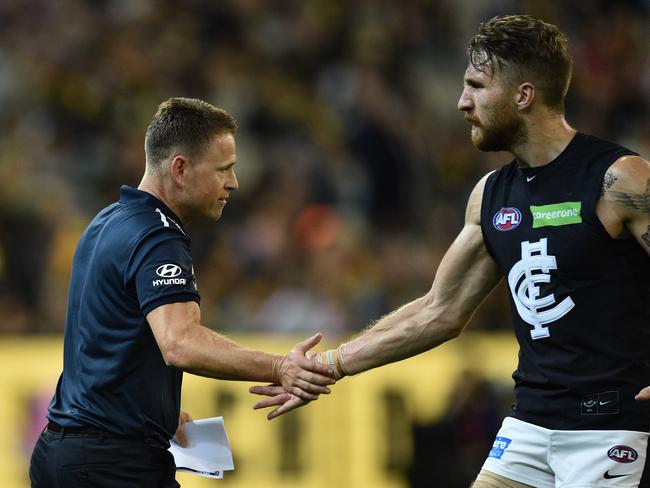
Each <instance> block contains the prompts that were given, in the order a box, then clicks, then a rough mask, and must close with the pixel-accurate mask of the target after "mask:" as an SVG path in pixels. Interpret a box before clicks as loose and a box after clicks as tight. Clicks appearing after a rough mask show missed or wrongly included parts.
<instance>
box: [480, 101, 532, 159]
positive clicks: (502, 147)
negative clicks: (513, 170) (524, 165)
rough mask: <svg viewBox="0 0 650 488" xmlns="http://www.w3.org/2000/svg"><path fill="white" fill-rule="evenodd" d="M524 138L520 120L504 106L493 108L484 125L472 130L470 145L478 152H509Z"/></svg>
mask: <svg viewBox="0 0 650 488" xmlns="http://www.w3.org/2000/svg"><path fill="white" fill-rule="evenodd" d="M525 136H526V133H525V126H524V123H523V121H522V119H521V118H520V117H519V115H518V114H517V113H513V111H512V110H510V108H509V107H507V106H505V105H502V106H497V107H495V108H494V110H493V111H492V113H491V114H490V116H488V117H487V118H486V120H485V122H484V123H481V124H475V126H474V127H473V128H472V144H474V146H475V147H476V148H477V149H478V150H479V151H511V150H512V148H513V147H515V146H516V145H517V144H519V143H520V142H521V141H522V140H524V139H525Z"/></svg>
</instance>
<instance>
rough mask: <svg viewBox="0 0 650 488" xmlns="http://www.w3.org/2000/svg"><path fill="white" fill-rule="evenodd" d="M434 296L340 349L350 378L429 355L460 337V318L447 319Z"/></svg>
mask: <svg viewBox="0 0 650 488" xmlns="http://www.w3.org/2000/svg"><path fill="white" fill-rule="evenodd" d="M432 300H433V299H432V298H431V295H430V294H429V295H425V296H423V297H421V298H418V299H417V300H414V301H413V302H410V303H408V304H406V305H404V306H403V307H401V308H399V309H398V310H396V311H394V312H392V313H391V314H389V315H387V316H385V317H383V318H382V319H380V320H378V321H377V322H376V323H375V324H374V325H373V326H372V327H371V328H370V329H368V330H366V331H365V333H364V334H362V335H360V336H359V337H357V338H356V339H354V340H352V341H350V342H347V343H345V344H342V345H341V347H340V348H339V354H340V361H341V364H342V366H343V368H344V370H345V373H346V374H356V373H360V372H363V371H367V370H369V369H372V368H376V367H378V366H382V365H384V364H388V363H392V362H395V361H400V360H402V359H406V358H409V357H411V356H415V355H417V354H420V353H422V352H424V351H428V350H429V349H432V348H434V347H436V346H439V345H440V344H442V343H444V342H446V341H448V340H450V339H453V338H454V337H457V336H458V334H459V333H460V331H461V330H462V328H463V326H464V321H463V320H462V318H461V317H459V316H452V315H445V314H444V313H443V311H442V310H441V309H439V308H437V307H436V306H435V304H434V303H432Z"/></svg>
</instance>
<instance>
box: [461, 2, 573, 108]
mask: <svg viewBox="0 0 650 488" xmlns="http://www.w3.org/2000/svg"><path fill="white" fill-rule="evenodd" d="M467 57H468V59H469V62H470V64H471V65H472V66H473V67H474V69H476V70H478V71H482V72H484V71H485V70H486V69H492V70H493V72H494V69H495V68H496V69H499V70H501V72H502V73H504V74H505V75H506V77H507V78H509V79H510V80H511V81H512V82H513V83H517V84H519V83H522V82H524V81H530V82H532V83H534V85H535V88H536V89H537V93H538V94H539V95H540V96H541V99H542V101H543V102H544V103H545V104H546V105H547V106H548V107H549V108H551V109H554V110H557V111H559V112H560V113H563V112H564V98H565V96H566V93H567V90H568V89H569V82H570V81H571V73H572V71H573V60H572V59H571V54H570V53H569V45H568V41H567V38H566V36H565V35H564V34H563V33H562V32H561V31H560V29H558V28H557V27H556V26H555V25H553V24H549V23H547V22H544V21H542V20H540V19H536V18H534V17H532V16H530V15H504V16H498V17H494V18H493V19H491V20H490V21H488V22H485V23H482V24H481V25H480V27H479V30H478V33H477V34H476V35H475V36H474V38H472V40H471V41H470V43H469V47H468V49H467Z"/></svg>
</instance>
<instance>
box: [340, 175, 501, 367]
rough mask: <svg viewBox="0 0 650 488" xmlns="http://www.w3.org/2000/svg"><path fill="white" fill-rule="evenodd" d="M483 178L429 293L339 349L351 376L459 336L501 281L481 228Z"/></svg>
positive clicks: (344, 365)
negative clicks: (463, 223) (486, 246)
mask: <svg viewBox="0 0 650 488" xmlns="http://www.w3.org/2000/svg"><path fill="white" fill-rule="evenodd" d="M486 179H487V176H486V177H484V178H483V179H481V181H480V182H479V183H478V184H477V185H476V187H475V188H474V190H473V191H472V194H471V195H470V198H469V201H468V204H467V210H466V214H465V225H464V227H463V229H462V230H461V232H460V234H459V235H458V236H457V237H456V239H455V241H454V242H453V243H452V244H451V246H450V247H449V249H448V250H447V252H446V253H445V256H444V257H443V259H442V261H441V262H440V266H439V267H438V271H437V272H436V276H435V279H434V281H433V285H432V287H431V289H430V290H429V292H428V293H427V294H426V295H424V296H423V297H421V298H418V299H416V300H414V301H413V302H411V303H408V304H407V305H405V306H403V307H401V308H400V309H398V310H396V311H395V312H393V313H391V314H389V315H387V316H386V317H384V318H382V319H380V320H379V321H377V322H376V323H375V324H374V325H373V326H372V327H371V328H370V329H368V330H367V331H366V332H365V333H363V334H362V335H360V336H359V337H357V338H356V339H354V340H352V341H350V342H348V343H345V344H343V345H342V346H341V347H340V348H339V354H340V362H341V365H342V366H343V368H344V370H345V372H346V373H347V374H356V373H360V372H362V371H367V370H369V369H372V368H376V367H378V366H382V365H384V364H388V363H392V362H395V361H399V360H401V359H405V358H408V357H411V356H415V355H416V354H419V353H422V352H424V351H428V350H429V349H432V348H434V347H436V346H439V345H440V344H442V343H444V342H447V341H448V340H450V339H453V338H455V337H457V336H458V335H459V334H460V333H461V332H462V330H463V328H464V327H465V325H466V324H467V323H468V322H469V320H470V318H471V317H472V315H473V314H474V312H475V311H476V309H477V308H478V306H479V305H480V304H481V302H482V301H483V300H484V299H485V298H486V297H487V295H488V294H489V293H490V292H491V291H492V289H493V288H494V287H495V286H496V285H497V283H498V282H499V280H500V279H501V273H500V271H499V269H498V267H497V265H496V263H495V262H494V260H493V259H492V257H491V256H490V255H489V254H488V252H487V249H486V248H485V244H484V241H483V234H482V232H481V225H480V215H481V212H480V210H481V200H482V196H483V187H484V185H485V180H486Z"/></svg>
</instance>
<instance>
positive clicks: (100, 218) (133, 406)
mask: <svg viewBox="0 0 650 488" xmlns="http://www.w3.org/2000/svg"><path fill="white" fill-rule="evenodd" d="M199 300H200V296H199V293H198V290H197V287H196V280H195V278H194V270H193V267H192V254H191V252H190V239H189V237H188V236H187V234H186V233H185V230H184V229H183V227H182V225H181V222H180V220H179V219H178V217H177V216H176V215H174V213H173V212H172V211H171V210H170V209H169V208H167V206H165V204H163V203H162V202H161V201H160V200H158V199H157V198H155V197H154V196H152V195H151V194H149V193H146V192H143V191H140V190H136V189H134V188H129V187H126V186H123V187H122V188H121V190H120V201H119V202H117V203H114V204H112V205H110V206H108V207H106V208H105V209H104V210H102V211H101V212H100V213H99V214H97V216H96V217H95V218H94V219H93V221H92V222H91V223H90V225H89V226H88V228H87V229H86V230H85V232H84V233H83V235H82V236H81V239H80V240H79V243H78V245H77V249H76V251H75V254H74V259H73V264H72V275H71V278H70V289H69V292H68V312H67V319H66V327H65V340H64V353H63V354H64V359H63V373H62V374H61V377H60V378H59V382H58V385H57V387H56V393H55V394H54V397H53V399H52V401H51V403H50V407H49V411H48V418H49V419H50V420H52V421H54V422H56V423H57V424H59V425H62V426H63V427H96V428H99V429H103V430H106V431H108V432H110V433H113V434H117V435H124V436H131V437H154V438H157V439H159V440H161V441H163V442H165V443H167V442H168V441H169V439H170V438H171V437H172V436H173V434H174V432H175V431H176V427H177V424H178V415H179V412H180V396H181V381H182V374H183V373H182V371H181V370H179V369H177V368H174V367H170V366H167V365H165V362H164V360H163V357H162V354H161V352H160V349H159V348H158V345H157V343H156V340H155V338H154V335H153V332H152V331H151V328H150V326H149V324H148V323H147V320H146V318H145V317H146V315H147V314H148V313H149V312H151V311H152V310H154V309H155V308H156V307H159V306H161V305H164V304H168V303H175V302H187V301H196V302H199Z"/></svg>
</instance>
